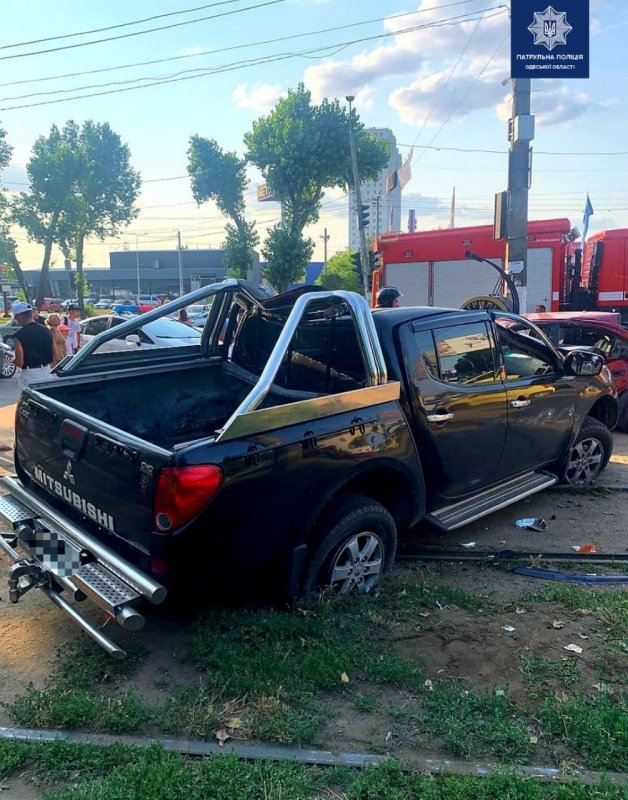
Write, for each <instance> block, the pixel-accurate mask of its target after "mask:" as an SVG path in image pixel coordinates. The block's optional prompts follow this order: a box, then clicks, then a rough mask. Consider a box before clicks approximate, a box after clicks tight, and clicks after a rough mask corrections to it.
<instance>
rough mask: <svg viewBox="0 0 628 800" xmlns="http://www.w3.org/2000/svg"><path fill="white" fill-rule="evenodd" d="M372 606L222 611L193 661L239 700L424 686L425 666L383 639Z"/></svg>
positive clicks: (196, 643) (199, 634) (207, 624)
mask: <svg viewBox="0 0 628 800" xmlns="http://www.w3.org/2000/svg"><path fill="white" fill-rule="evenodd" d="M360 606H362V607H360ZM371 608H373V605H372V604H369V603H364V604H362V603H360V602H359V601H358V602H357V603H353V604H352V605H350V604H343V603H335V602H334V603H322V604H320V605H318V606H315V607H311V608H301V609H298V610H297V611H296V612H295V613H289V612H282V611H274V610H262V611H251V612H237V613H236V612H231V611H224V612H215V613H213V614H211V615H210V616H209V618H207V620H206V621H204V622H203V623H202V624H201V625H199V626H198V627H197V629H196V631H195V634H194V636H193V640H192V647H191V658H192V659H193V661H194V663H195V664H196V665H197V667H198V668H199V669H201V670H203V672H204V673H205V674H206V676H207V681H208V684H209V685H214V686H216V687H221V689H222V690H226V691H228V692H229V694H231V695H232V696H236V697H241V696H243V695H252V696H260V695H270V696H274V695H275V694H276V693H277V692H281V693H282V694H283V696H284V697H286V698H287V699H298V698H302V697H304V696H309V695H311V694H312V693H313V692H316V691H323V692H339V691H343V690H346V689H347V687H348V686H349V685H350V684H351V682H352V681H356V680H367V681H370V682H372V683H386V684H394V685H399V686H402V687H407V688H416V687H418V686H419V685H420V683H421V675H422V673H421V666H420V664H417V663H411V662H408V661H406V660H404V659H402V658H401V656H400V655H399V654H398V653H396V652H395V651H394V650H392V649H391V648H390V647H389V646H387V644H385V643H382V642H381V641H380V640H379V638H378V633H379V632H381V631H380V623H379V622H378V621H377V620H376V619H373V618H371V617H370V616H369V613H368V612H369V610H370V609H371ZM379 611H380V610H379V609H378V613H379ZM343 676H346V678H348V679H349V683H346V682H344V681H343ZM346 678H345V680H346Z"/></svg>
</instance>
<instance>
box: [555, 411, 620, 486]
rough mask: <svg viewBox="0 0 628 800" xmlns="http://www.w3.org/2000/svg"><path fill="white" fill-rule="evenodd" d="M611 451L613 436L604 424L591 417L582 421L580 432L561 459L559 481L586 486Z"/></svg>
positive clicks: (605, 463) (598, 472)
mask: <svg viewBox="0 0 628 800" xmlns="http://www.w3.org/2000/svg"><path fill="white" fill-rule="evenodd" d="M612 452H613V437H612V436H611V432H610V431H609V429H608V428H607V427H606V425H604V423H603V422H600V421H599V420H597V419H593V417H587V418H586V419H585V421H584V422H583V423H582V428H581V429H580V433H579V434H578V435H577V436H576V439H575V441H574V443H573V444H572V445H571V447H570V448H569V450H568V452H567V455H566V456H565V459H564V461H563V468H562V474H561V483H568V484H570V485H571V486H588V485H589V484H591V483H593V481H594V480H595V479H596V478H597V477H598V476H599V475H600V473H601V472H602V471H603V470H604V469H605V467H606V465H607V464H608V462H609V459H610V457H611V455H612Z"/></svg>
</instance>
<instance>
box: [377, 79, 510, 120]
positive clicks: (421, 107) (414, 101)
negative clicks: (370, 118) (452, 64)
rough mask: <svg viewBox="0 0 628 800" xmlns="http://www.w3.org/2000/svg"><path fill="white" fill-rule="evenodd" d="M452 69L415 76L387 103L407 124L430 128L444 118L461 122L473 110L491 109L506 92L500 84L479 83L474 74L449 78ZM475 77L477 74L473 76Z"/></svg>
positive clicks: (484, 81) (396, 90)
mask: <svg viewBox="0 0 628 800" xmlns="http://www.w3.org/2000/svg"><path fill="white" fill-rule="evenodd" d="M450 73H451V69H446V70H443V71H442V72H436V73H433V74H431V75H424V76H420V77H418V78H417V79H416V80H414V81H412V83H410V84H408V85H407V86H402V87H400V88H399V89H395V90H394V91H393V92H392V94H391V95H390V98H389V101H388V102H389V104H390V106H391V107H392V108H394V109H395V111H396V112H397V114H399V117H400V119H401V120H402V121H403V122H406V123H408V124H409V125H423V124H424V123H426V122H427V120H428V118H429V124H430V125H438V124H440V123H442V122H444V121H445V120H447V119H450V118H451V119H462V118H463V117H465V116H467V114H469V113H470V112H472V111H477V110H478V109H482V108H493V107H494V106H495V105H496V104H497V103H499V101H500V100H501V99H502V98H503V97H504V94H505V92H506V90H505V89H504V87H503V86H502V85H501V83H500V82H499V81H497V80H496V79H495V80H478V81H476V78H475V75H473V74H464V75H457V76H454V77H452V78H450V77H449V75H450ZM476 74H477V73H476Z"/></svg>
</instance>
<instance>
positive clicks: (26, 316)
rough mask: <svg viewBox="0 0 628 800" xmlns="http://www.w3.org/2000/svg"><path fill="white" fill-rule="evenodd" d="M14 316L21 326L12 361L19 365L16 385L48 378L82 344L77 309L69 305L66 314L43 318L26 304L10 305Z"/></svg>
mask: <svg viewBox="0 0 628 800" xmlns="http://www.w3.org/2000/svg"><path fill="white" fill-rule="evenodd" d="M13 316H14V317H15V321H16V322H17V324H18V325H19V326H20V329H19V330H18V331H17V332H16V334H15V337H14V338H15V364H16V366H17V367H19V368H20V375H19V388H20V391H21V390H22V388H23V387H24V386H26V385H28V384H29V383H35V382H36V381H42V380H46V379H47V378H50V377H51V375H52V373H51V370H52V368H53V367H56V365H57V364H58V363H59V362H60V361H62V360H63V359H64V358H65V357H66V356H68V355H74V353H76V351H77V350H78V348H79V347H80V345H81V326H80V322H79V310H78V308H77V307H76V306H73V305H70V306H68V310H67V314H64V315H60V314H50V315H49V316H48V318H47V319H46V318H44V317H43V316H41V314H40V313H39V309H38V308H36V307H35V306H31V305H30V304H29V303H26V302H23V301H21V300H20V301H17V302H16V303H14V304H13Z"/></svg>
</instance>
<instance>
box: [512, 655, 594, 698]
mask: <svg viewBox="0 0 628 800" xmlns="http://www.w3.org/2000/svg"><path fill="white" fill-rule="evenodd" d="M519 660H520V661H521V671H522V673H523V677H524V678H525V681H526V683H527V684H528V686H529V687H530V688H531V689H534V690H535V691H543V690H546V689H547V687H548V686H549V685H550V679H551V678H555V679H556V680H558V681H559V682H560V683H561V684H562V685H563V686H572V685H573V684H574V683H578V681H579V680H580V679H581V678H582V672H581V670H580V666H579V665H578V663H577V662H576V661H574V660H573V659H571V658H563V659H561V660H560V661H551V660H550V659H549V658H545V656H531V655H527V654H522V655H520V656H519Z"/></svg>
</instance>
